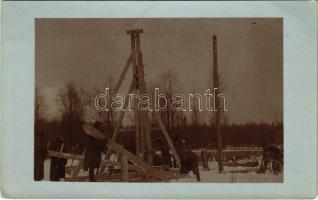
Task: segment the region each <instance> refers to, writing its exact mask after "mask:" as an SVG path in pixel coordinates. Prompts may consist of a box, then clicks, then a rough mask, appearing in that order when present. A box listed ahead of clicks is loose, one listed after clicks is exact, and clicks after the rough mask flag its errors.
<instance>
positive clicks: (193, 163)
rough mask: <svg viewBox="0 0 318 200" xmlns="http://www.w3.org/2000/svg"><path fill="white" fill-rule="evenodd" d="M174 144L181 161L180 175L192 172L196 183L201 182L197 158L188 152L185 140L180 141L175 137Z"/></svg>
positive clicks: (188, 148)
mask: <svg viewBox="0 0 318 200" xmlns="http://www.w3.org/2000/svg"><path fill="white" fill-rule="evenodd" d="M175 143H176V151H177V153H178V155H179V157H180V160H181V166H180V173H181V174H187V173H189V172H190V171H192V172H193V174H194V175H195V176H196V178H197V181H201V178H200V171H199V166H198V157H197V156H196V155H195V153H193V152H192V151H191V150H190V147H189V146H187V144H186V140H185V139H182V140H180V139H179V138H178V137H176V138H175Z"/></svg>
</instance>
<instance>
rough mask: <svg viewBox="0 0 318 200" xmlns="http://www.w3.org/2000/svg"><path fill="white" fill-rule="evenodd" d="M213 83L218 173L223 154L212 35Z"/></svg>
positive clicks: (215, 39)
mask: <svg viewBox="0 0 318 200" xmlns="http://www.w3.org/2000/svg"><path fill="white" fill-rule="evenodd" d="M213 85H214V88H217V89H215V93H214V95H215V97H214V99H215V110H214V111H215V126H216V140H217V151H218V169H219V173H221V172H222V171H223V156H222V148H223V147H222V135H221V123H220V118H221V111H220V102H219V99H218V95H219V74H218V57H217V38H216V35H213Z"/></svg>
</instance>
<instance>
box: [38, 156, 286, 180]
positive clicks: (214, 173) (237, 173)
mask: <svg viewBox="0 0 318 200" xmlns="http://www.w3.org/2000/svg"><path fill="white" fill-rule="evenodd" d="M75 164H77V161H74V162H73V165H75ZM67 165H68V166H70V165H71V160H68V163H67ZM209 168H210V170H209V171H204V170H203V169H202V166H200V176H201V183H202V182H210V183H281V182H283V173H279V174H278V175H275V174H273V172H271V171H270V170H267V171H266V173H265V174H258V173H256V171H257V170H258V168H259V167H241V166H237V167H228V166H225V167H224V172H223V173H221V174H219V173H218V167H217V162H215V161H210V162H209ZM49 176H50V159H47V160H46V161H45V162H44V177H45V178H44V180H49ZM66 176H69V175H68V174H66ZM80 176H88V172H84V171H83V170H81V172H80ZM170 182H197V181H196V177H195V175H193V173H192V172H190V173H189V174H187V175H184V176H182V177H181V178H179V179H178V180H171V181H170Z"/></svg>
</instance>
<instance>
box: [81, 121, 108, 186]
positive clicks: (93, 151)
mask: <svg viewBox="0 0 318 200" xmlns="http://www.w3.org/2000/svg"><path fill="white" fill-rule="evenodd" d="M94 127H95V128H96V129H100V127H101V122H99V121H96V122H95V124H94ZM104 150H105V141H104V140H98V139H96V138H94V137H92V136H90V135H88V138H87V143H86V151H85V157H84V170H85V171H87V169H88V173H89V181H90V182H96V179H95V169H98V168H99V167H100V163H101V153H102V152H103V151H104Z"/></svg>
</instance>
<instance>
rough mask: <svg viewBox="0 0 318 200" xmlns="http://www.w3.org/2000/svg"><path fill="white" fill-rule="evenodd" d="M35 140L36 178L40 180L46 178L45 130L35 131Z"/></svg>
mask: <svg viewBox="0 0 318 200" xmlns="http://www.w3.org/2000/svg"><path fill="white" fill-rule="evenodd" d="M35 134H36V135H35V142H34V180H36V181H40V180H42V179H43V178H44V160H45V158H46V145H45V139H44V131H40V132H36V133H35Z"/></svg>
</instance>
